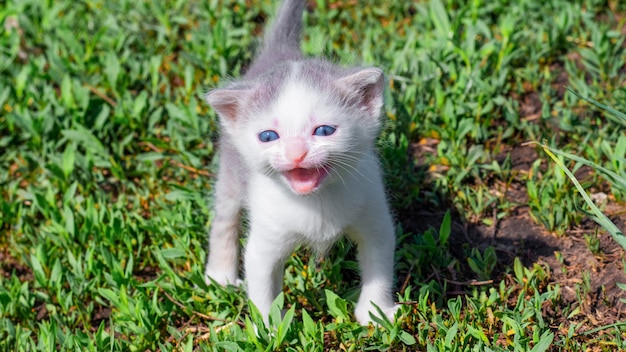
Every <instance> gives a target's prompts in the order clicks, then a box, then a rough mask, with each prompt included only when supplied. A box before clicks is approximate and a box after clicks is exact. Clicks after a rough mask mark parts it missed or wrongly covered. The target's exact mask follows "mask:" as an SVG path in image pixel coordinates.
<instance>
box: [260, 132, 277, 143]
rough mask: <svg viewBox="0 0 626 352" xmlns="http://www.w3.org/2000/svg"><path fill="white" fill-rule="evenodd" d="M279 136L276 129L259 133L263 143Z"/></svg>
mask: <svg viewBox="0 0 626 352" xmlns="http://www.w3.org/2000/svg"><path fill="white" fill-rule="evenodd" d="M278 138H279V136H278V133H276V131H272V130H267V131H263V132H261V133H259V140H260V141H261V142H263V143H267V142H271V141H275V140H277V139H278Z"/></svg>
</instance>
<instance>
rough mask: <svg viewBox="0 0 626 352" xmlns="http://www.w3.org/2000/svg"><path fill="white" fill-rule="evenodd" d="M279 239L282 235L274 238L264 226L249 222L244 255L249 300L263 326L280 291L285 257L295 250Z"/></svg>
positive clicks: (275, 235)
mask: <svg viewBox="0 0 626 352" xmlns="http://www.w3.org/2000/svg"><path fill="white" fill-rule="evenodd" d="M281 238H284V236H277V234H276V233H275V232H272V231H271V230H269V229H268V227H267V226H263V225H261V224H255V223H254V221H253V222H252V223H251V226H250V235H249V237H248V243H247V244H246V252H245V255H244V268H245V271H246V281H247V283H248V297H249V298H250V300H251V301H252V302H253V303H254V305H255V306H256V307H257V308H258V309H259V312H260V313H261V315H262V316H263V319H264V320H265V323H266V324H267V323H268V316H269V312H270V307H271V305H272V302H273V301H274V299H275V298H276V296H278V294H279V293H280V291H281V290H282V288H283V273H284V265H285V258H286V257H287V256H288V255H289V253H291V252H292V251H293V249H294V246H293V245H292V244H291V243H290V241H288V240H287V241H285V240H281Z"/></svg>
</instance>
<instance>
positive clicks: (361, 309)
mask: <svg viewBox="0 0 626 352" xmlns="http://www.w3.org/2000/svg"><path fill="white" fill-rule="evenodd" d="M379 307H380V309H381V310H382V311H383V313H384V314H385V316H386V317H387V318H389V320H390V321H392V322H393V321H395V317H396V313H397V312H398V309H400V305H398V304H389V305H384V306H379ZM370 313H371V314H372V315H374V316H379V312H378V310H377V309H376V307H374V305H372V304H358V305H357V307H356V310H355V311H354V315H355V316H356V320H357V321H358V322H359V324H361V325H363V326H367V325H369V323H375V322H374V321H373V320H372V317H370Z"/></svg>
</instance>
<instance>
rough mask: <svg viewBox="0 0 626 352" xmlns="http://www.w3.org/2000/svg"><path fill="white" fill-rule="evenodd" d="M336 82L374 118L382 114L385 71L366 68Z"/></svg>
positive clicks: (345, 93)
mask: <svg viewBox="0 0 626 352" xmlns="http://www.w3.org/2000/svg"><path fill="white" fill-rule="evenodd" d="M335 83H336V85H337V87H338V88H339V89H340V90H341V91H342V92H343V93H344V96H345V97H346V98H347V99H348V101H349V102H350V103H351V104H356V105H357V106H359V107H360V108H361V109H363V110H365V111H366V112H368V113H369V114H370V115H371V116H372V117H374V118H378V117H379V116H380V110H381V108H382V107H383V92H384V90H385V77H384V75H383V71H381V70H380V69H378V68H375V67H372V68H365V69H362V70H360V71H358V72H356V73H353V74H351V75H349V76H346V77H343V78H340V79H338V80H337V81H336V82H335Z"/></svg>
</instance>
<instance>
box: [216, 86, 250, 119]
mask: <svg viewBox="0 0 626 352" xmlns="http://www.w3.org/2000/svg"><path fill="white" fill-rule="evenodd" d="M244 93H245V91H244V90H241V89H214V90H212V91H210V92H208V93H207V95H206V101H207V102H208V103H209V105H211V107H212V108H213V109H214V110H215V111H216V112H217V114H218V115H219V116H220V118H221V119H222V120H223V122H227V123H232V122H235V121H236V120H237V118H238V115H239V114H240V110H241V102H242V97H243V96H244V95H245V94H244Z"/></svg>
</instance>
